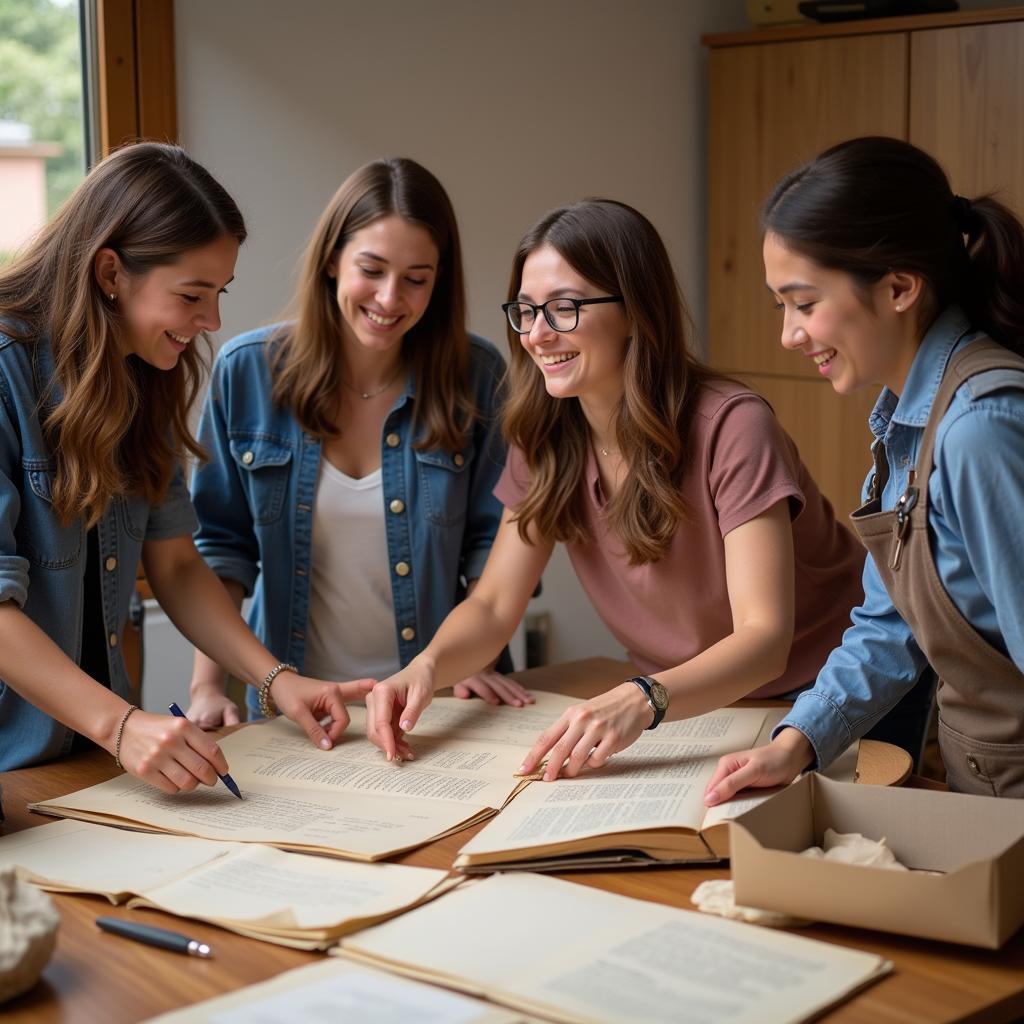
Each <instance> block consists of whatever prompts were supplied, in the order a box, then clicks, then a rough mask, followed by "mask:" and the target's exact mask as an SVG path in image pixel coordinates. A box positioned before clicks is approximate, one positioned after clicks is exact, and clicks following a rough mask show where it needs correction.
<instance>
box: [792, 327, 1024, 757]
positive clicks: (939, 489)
mask: <svg viewBox="0 0 1024 1024" xmlns="http://www.w3.org/2000/svg"><path fill="white" fill-rule="evenodd" d="M977 336H978V335H977V332H975V331H972V330H971V328H970V325H969V323H968V320H967V318H966V316H965V315H964V313H963V311H962V310H960V309H959V308H957V307H950V308H948V309H947V310H945V312H943V313H942V314H941V315H940V316H939V318H938V319H937V320H936V321H935V323H934V324H933V325H932V326H931V328H930V329H929V331H928V333H927V334H926V335H925V338H924V341H923V342H922V344H921V347H920V348H919V349H918V352H917V354H916V355H915V357H914V362H913V365H912V366H911V369H910V373H909V375H908V377H907V382H906V385H905V387H904V390H903V394H902V395H900V396H899V397H898V398H897V396H896V395H894V394H893V393H892V392H891V391H890V390H889V389H888V388H885V389H884V390H883V391H882V393H881V395H880V396H879V398H878V401H877V402H876V403H875V407H874V410H873V411H872V413H871V418H870V426H871V432H872V433H873V434H874V435H875V437H876V438H877V437H881V438H884V439H885V447H886V455H887V458H888V462H889V474H890V475H889V482H888V483H887V484H886V486H885V488H884V490H883V491H882V508H883V509H892V508H893V507H894V505H895V503H896V499H897V498H898V497H899V496H900V495H901V494H902V493H903V491H904V490H905V489H906V487H907V482H908V479H907V478H908V474H909V471H910V470H911V469H912V468H913V467H914V466H915V464H916V461H917V453H918V448H919V446H920V443H921V439H922V437H923V435H924V427H925V423H926V422H927V420H928V415H929V413H930V412H931V408H932V403H933V401H934V399H935V394H936V392H937V391H938V388H939V382H940V381H941V379H942V375H943V372H944V371H945V369H946V364H947V363H948V362H949V358H950V356H951V355H952V354H953V353H954V352H956V351H957V350H959V349H960V348H961V347H963V346H964V345H966V344H967V343H968V342H970V341H972V340H974V339H975V338H976V337H977ZM866 492H867V486H866V484H865V500H866ZM928 501H929V506H928V527H929V529H928V537H929V540H930V541H931V549H932V556H933V558H934V559H935V565H936V569H937V571H938V574H939V579H940V580H941V581H942V585H943V586H944V587H945V589H946V592H947V593H948V594H949V596H950V598H951V599H952V601H953V603H954V604H955V605H956V607H957V609H958V610H959V611H960V613H961V614H962V615H963V616H964V618H965V619H966V620H967V621H968V622H969V623H971V625H972V626H973V627H974V628H975V629H976V630H977V631H978V633H979V634H980V635H981V636H982V637H984V638H985V639H986V640H987V641H988V642H989V643H990V644H992V645H993V646H994V647H995V648H996V649H997V650H999V651H1000V652H1002V653H1003V654H1006V655H1007V656H1008V657H1009V658H1010V659H1011V660H1012V661H1013V663H1014V664H1015V665H1017V666H1018V667H1020V668H1024V530H1022V529H1021V526H1020V523H1021V515H1022V509H1024V374H1021V373H1020V372H1019V371H1011V370H993V371H990V372H988V373H983V374H979V375H978V376H976V377H972V378H971V379H970V380H968V381H966V382H965V383H964V384H963V385H962V386H961V387H960V388H959V389H958V390H957V392H956V395H955V396H954V398H953V402H952V404H951V405H950V407H949V409H948V411H947V412H946V415H945V416H944V417H943V418H942V422H941V423H940V425H939V429H938V431H937V434H936V438H935V469H934V470H933V472H932V475H931V479H930V480H929V484H928ZM852 619H853V622H852V625H851V626H850V628H849V629H848V630H847V631H846V632H845V633H844V635H843V643H842V646H841V647H838V648H836V649H835V650H834V651H833V652H832V654H831V655H830V656H829V658H828V661H827V662H826V663H825V666H824V668H823V669H822V670H821V672H820V673H819V675H818V678H817V681H816V682H815V684H814V687H813V688H812V689H810V690H807V691H805V692H804V693H802V694H801V695H800V696H799V697H798V698H797V700H796V703H795V704H794V706H793V710H792V711H791V712H790V713H789V714H788V715H787V716H786V718H785V719H783V721H782V722H781V723H780V724H779V726H778V728H777V729H776V730H775V733H778V730H779V729H781V728H783V727H785V726H793V727H795V728H797V729H799V730H800V731H801V732H802V733H803V734H804V735H805V736H806V737H807V738H808V740H809V741H810V742H811V745H812V746H813V747H814V752H815V755H816V757H817V765H816V766H817V767H824V766H827V765H828V764H829V763H830V762H831V761H832V760H834V759H835V757H836V756H837V755H838V754H839V753H840V752H842V751H843V750H844V749H845V748H846V747H847V746H848V745H849V744H850V743H852V742H853V741H854V740H855V739H856V738H858V737H859V736H862V735H863V734H864V733H866V732H867V731H868V729H870V728H871V726H872V725H874V724H875V722H877V721H878V720H879V719H880V718H881V717H882V716H883V715H884V714H885V713H886V712H887V711H889V710H890V709H891V708H892V707H893V706H894V705H895V704H896V703H897V702H898V701H899V699H900V698H901V697H902V696H903V695H904V694H905V693H906V692H907V690H909V689H910V687H911V686H912V685H913V684H914V682H915V681H916V679H917V677H918V675H919V674H920V672H921V670H922V669H923V667H924V666H925V664H926V659H925V657H924V655H923V654H922V652H921V650H920V648H919V647H918V646H917V643H916V642H915V640H914V637H913V635H912V633H911V631H910V628H909V627H908V626H907V624H906V623H905V622H904V621H903V619H902V618H901V617H900V616H899V614H898V613H897V612H896V609H895V608H894V607H893V604H892V602H891V601H890V599H889V595H888V592H887V591H886V589H885V587H884V586H883V584H882V581H881V579H880V577H879V575H878V571H877V569H876V568H875V564H874V561H873V560H872V558H871V556H870V555H869V556H868V559H867V562H866V564H865V567H864V603H863V604H862V605H861V606H860V607H859V608H855V609H854V610H853V613H852ZM1022 696H1024V695H1022Z"/></svg>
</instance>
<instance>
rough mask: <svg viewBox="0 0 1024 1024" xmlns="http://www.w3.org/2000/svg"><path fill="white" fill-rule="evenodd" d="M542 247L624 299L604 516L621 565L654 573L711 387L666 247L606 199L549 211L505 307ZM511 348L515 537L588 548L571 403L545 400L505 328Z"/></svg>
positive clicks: (582, 438) (627, 210) (676, 514)
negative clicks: (694, 424)
mask: <svg viewBox="0 0 1024 1024" xmlns="http://www.w3.org/2000/svg"><path fill="white" fill-rule="evenodd" d="M548 245H549V246H551V247H552V248H553V249H555V250H556V251H557V252H558V253H559V255H561V256H562V258H563V259H564V260H565V261H566V262H567V263H568V264H569V265H570V266H571V267H572V268H573V270H575V271H576V272H577V273H578V274H580V275H582V276H583V277H585V278H586V279H587V280H588V281H589V282H590V283H591V284H593V285H594V287H595V288H596V289H597V290H599V291H602V292H605V293H607V294H609V295H621V296H622V298H623V306H624V308H625V313H626V318H627V320H628V322H629V324H630V337H629V340H628V342H627V344H626V351H625V355H624V359H623V365H622V384H623V391H622V398H621V400H620V402H619V407H618V410H617V413H616V416H615V440H616V445H617V446H618V449H619V451H620V452H622V453H623V454H624V455H625V457H626V459H627V461H628V470H627V473H626V479H625V480H624V481H623V483H622V486H621V487H620V488H619V489H618V491H617V492H616V494H615V496H614V497H613V498H612V499H611V500H610V501H609V502H608V505H607V506H606V510H605V514H606V516H607V518H608V520H609V523H610V525H611V527H612V529H613V530H614V531H615V533H616V534H617V535H618V536H619V537H620V538H621V540H622V542H623V544H624V545H625V548H626V551H627V552H628V554H629V564H630V565H644V564H647V563H650V562H656V561H658V559H660V558H661V557H662V556H663V555H664V554H665V553H666V551H667V550H668V548H669V545H670V544H671V542H672V537H673V536H674V534H675V532H676V530H677V529H678V527H679V524H680V522H682V521H683V520H684V518H685V517H686V515H687V509H686V506H685V503H684V502H683V499H682V496H681V485H682V479H683V475H684V473H685V472H686V469H687V467H688V464H689V457H690V448H689V446H688V444H687V440H688V436H689V432H690V421H691V418H692V413H693V408H694V398H695V397H696V395H697V393H698V392H699V391H700V389H701V388H702V387H704V385H705V384H706V383H707V382H709V381H711V380H713V379H717V378H716V375H715V374H714V373H713V372H712V371H711V370H710V369H708V368H707V367H706V366H704V365H703V364H701V363H700V362H699V361H698V360H697V359H696V358H695V357H694V356H693V355H692V354H691V352H690V350H689V336H690V334H691V332H692V321H691V319H690V315H689V312H688V311H687V308H686V305H685V302H684V300H683V296H682V292H681V291H680V289H679V284H678V282H677V281H676V278H675V274H674V273H673V271H672V264H671V261H670V259H669V256H668V252H667V251H666V250H665V245H664V243H663V242H662V240H661V238H660V236H659V235H658V232H657V231H656V230H655V229H654V226H653V225H652V224H651V222H650V221H649V220H647V218H646V217H644V216H643V214H641V213H639V212H638V211H637V210H634V209H633V208H632V207H630V206H627V205H626V204H625V203H618V202H615V201H613V200H610V199H584V200H582V201H580V202H578V203H573V204H572V205H571V206H563V207H560V208H559V209H557V210H552V211H551V212H550V213H548V214H546V215H545V216H544V217H542V218H541V220H540V221H538V222H537V224H535V225H534V226H533V227H532V228H531V229H530V230H529V231H528V232H527V233H526V235H525V236H524V237H523V240H522V241H521V242H520V243H519V248H518V249H517V250H516V254H515V258H514V259H513V262H512V277H511V281H510V283H509V289H508V297H509V300H510V301H511V300H514V299H517V298H518V297H519V290H520V286H521V283H522V276H523V264H524V263H525V262H526V260H527V257H528V256H529V255H530V254H531V253H532V252H534V251H536V250H537V249H540V248H541V247H542V246H548ZM508 336H509V347H510V350H511V356H510V360H509V373H508V399H507V404H506V407H505V414H504V431H505V436H506V438H507V440H508V441H509V443H510V444H513V445H515V446H516V447H517V448H518V449H519V450H520V451H521V452H522V455H523V458H524V459H525V461H526V465H527V468H528V469H529V471H530V485H529V490H528V491H527V493H526V496H525V497H524V498H523V501H522V503H521V504H520V505H519V507H518V509H517V510H516V521H517V523H518V528H519V534H520V536H521V537H522V538H523V539H524V540H528V535H527V531H528V529H529V527H530V525H531V524H535V526H536V529H537V530H538V531H539V532H540V534H541V535H542V536H543V537H546V538H550V539H552V540H560V541H569V542H572V541H575V542H583V541H587V540H590V539H591V538H590V537H589V536H588V534H587V531H586V528H585V526H584V525H583V524H584V522H585V520H584V515H583V504H582V503H583V501H584V500H585V497H586V496H585V493H584V474H585V471H586V465H587V452H588V448H589V447H590V443H591V440H590V428H589V426H588V425H587V421H586V419H585V418H584V415H583V409H582V407H581V406H580V403H579V402H578V401H576V400H574V399H568V400H566V399H557V398H552V397H551V396H550V395H549V394H548V393H547V391H546V389H545V387H544V380H543V378H542V376H541V374H540V373H538V372H537V367H536V366H535V365H534V363H533V360H532V359H531V358H530V357H529V356H528V355H527V354H526V352H525V351H524V350H523V347H522V344H521V343H520V340H519V336H518V335H517V334H515V333H514V332H513V331H512V330H511V328H510V329H509V332H508Z"/></svg>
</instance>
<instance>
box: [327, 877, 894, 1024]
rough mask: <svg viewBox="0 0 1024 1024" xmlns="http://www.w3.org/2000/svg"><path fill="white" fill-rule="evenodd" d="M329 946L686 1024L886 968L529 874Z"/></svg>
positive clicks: (566, 1007)
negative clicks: (682, 1017)
mask: <svg viewBox="0 0 1024 1024" xmlns="http://www.w3.org/2000/svg"><path fill="white" fill-rule="evenodd" d="M567 931H568V933H570V934H571V941H566V934H567ZM337 951H338V950H332V952H337ZM340 952H341V955H349V956H355V957H358V958H359V959H361V960H362V959H365V960H367V961H369V962H372V963H375V964H386V965H388V966H390V967H393V968H394V969H400V970H407V971H409V972H410V973H413V974H415V975H416V976H418V977H425V978H443V979H445V980H448V981H450V982H452V983H454V984H457V985H458V986H460V987H465V988H466V989H467V990H470V991H472V990H479V991H482V992H485V993H486V994H487V995H489V996H490V997H491V998H493V999H495V1000H496V1001H499V1002H502V1003H505V1004H507V1005H512V1006H517V1007H522V1008H524V1009H526V1010H528V1011H531V1012H537V1013H542V1014H551V1015H552V1016H553V1017H554V1018H555V1019H557V1020H562V1021H571V1022H583V1024H594V1022H598V1024H603V1022H607V1024H617V1022H621V1021H624V1020H629V1021H640V1020H643V1021H650V1022H665V1024H677V1022H678V1021H679V1020H680V1010H681V1008H682V1007H685V1008H686V1020H687V1022H688V1024H691V1022H692V1024H722V1022H728V1024H775V1022H798V1021H803V1020H806V1019H807V1018H808V1017H810V1016H812V1015H814V1014H815V1013H818V1012H820V1011H821V1010H822V1009H823V1008H825V1007H827V1006H829V1005H831V1004H832V1003H834V1002H836V1001H838V1000H839V999H841V998H843V997H844V996H845V995H847V994H849V993H850V992H852V991H854V990H856V989H857V988H859V987H861V986H862V985H864V984H866V983H867V982H868V981H870V980H872V979H874V978H875V977H878V976H880V975H881V974H883V973H885V972H886V971H888V970H889V969H891V965H890V964H888V962H887V961H884V960H882V959H881V958H880V957H877V956H873V955H871V954H867V953H861V952H858V951H856V950H849V949H844V948H842V947H837V946H830V945H827V944H825V943H821V942H815V941H813V940H809V939H804V938H800V937H796V936H791V935H783V934H777V933H774V932H766V931H763V930H761V929H756V928H752V927H750V926H747V925H742V924H737V923H735V922H732V921H723V920H720V919H717V918H706V917H702V916H701V915H700V914H697V913H693V912H690V911H684V910H676V909H674V908H672V907H665V906H662V905H661V904H656V903H648V902H646V901H643V900H635V899H630V898H628V897H625V896H618V895H615V894H613V893H608V892H603V891H601V890H598V889H594V888H591V887H590V886H583V885H575V884H573V883H571V882H563V881H560V880H558V879H554V878H550V877H547V876H543V875H535V874H508V875H495V876H492V877H490V878H488V879H486V880H483V881H481V882H479V883H478V884H476V885H470V886H466V887H464V888H461V889H458V890H456V891H455V892H453V893H450V894H449V895H447V896H445V897H444V898H443V899H440V900H437V901H435V902H434V903H432V904H429V905H427V906H425V907H421V908H419V909H418V910H414V911H411V912H410V913H408V914H405V915H404V916H403V917H401V918H398V919H395V920H393V921H389V922H388V923H387V924H384V925H380V926H378V927H375V928H371V929H368V930H366V931H363V932H360V933H359V934H357V935H354V936H351V937H349V938H346V939H344V940H343V941H342V944H341V946H340Z"/></svg>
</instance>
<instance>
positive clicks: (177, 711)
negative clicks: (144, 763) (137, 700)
mask: <svg viewBox="0 0 1024 1024" xmlns="http://www.w3.org/2000/svg"><path fill="white" fill-rule="evenodd" d="M167 710H168V711H170V713H171V714H172V715H174V717H175V718H185V717H186V715H185V712H184V711H182V710H181V708H179V707H178V705H177V704H174V703H171V704H168V705H167ZM217 778H219V779H220V781H221V782H223V783H224V785H225V786H227V787H228V790H229V791H230V792H232V793H234V795H235V796H237V797H238V799H239V800H241V799H242V794H241V791H240V790H239V788H238V784H237V783H236V782H235V780H234V779H233V778H231V776H230V775H229V774H228V773H227V772H225V773H224V774H223V775H221V774H220V773H219V772H218V774H217Z"/></svg>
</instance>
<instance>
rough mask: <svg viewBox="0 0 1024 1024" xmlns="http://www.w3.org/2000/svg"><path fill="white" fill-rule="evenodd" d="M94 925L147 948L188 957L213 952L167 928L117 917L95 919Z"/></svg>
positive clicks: (209, 954)
mask: <svg viewBox="0 0 1024 1024" xmlns="http://www.w3.org/2000/svg"><path fill="white" fill-rule="evenodd" d="M96 924H97V925H98V926H99V927H100V928H102V929H103V931H105V932H111V933H112V934H113V935H121V936H123V937H124V938H126V939H134V940H135V941H136V942H144V943H145V944H146V945H147V946H158V947H159V948H160V949H170V950H173V951H174V952H175V953H187V954H188V955H189V956H201V957H206V958H209V957H211V956H213V950H212V949H210V947H209V946H208V945H207V944H206V943H205V942H199V941H198V940H197V939H190V938H189V937H188V936H187V935H182V934H181V933H180V932H172V931H170V930H169V929H167V928H154V927H153V925H151V924H138V923H137V922H136V921H122V920H121V918H119V917H97V918H96Z"/></svg>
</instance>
